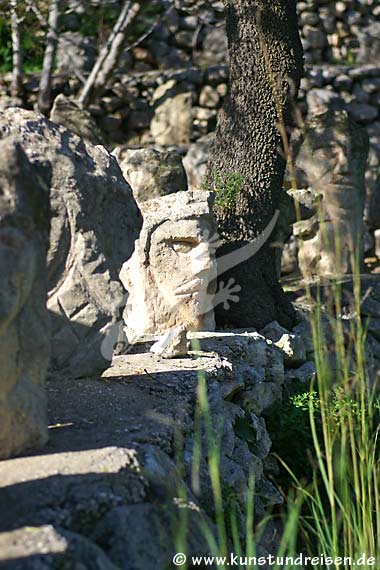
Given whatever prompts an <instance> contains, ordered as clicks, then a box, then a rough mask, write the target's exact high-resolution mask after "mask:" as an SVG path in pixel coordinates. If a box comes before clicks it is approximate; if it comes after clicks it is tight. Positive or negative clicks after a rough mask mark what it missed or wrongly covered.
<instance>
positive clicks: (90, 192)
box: [0, 109, 141, 377]
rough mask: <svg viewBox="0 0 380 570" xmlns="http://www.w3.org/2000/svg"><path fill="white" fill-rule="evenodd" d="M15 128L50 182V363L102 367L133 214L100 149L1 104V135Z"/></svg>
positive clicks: (78, 368) (120, 294) (76, 368)
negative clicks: (3, 108) (103, 344)
mask: <svg viewBox="0 0 380 570" xmlns="http://www.w3.org/2000/svg"><path fill="white" fill-rule="evenodd" d="M8 135H14V136H15V137H16V138H17V140H19V141H20V143H21V145H22V147H23V149H24V150H25V152H26V153H27V154H28V157H29V160H30V161H31V162H32V163H33V165H35V167H36V169H37V170H38V172H39V173H40V175H41V177H42V178H43V179H44V180H45V181H46V183H47V185H48V186H49V188H50V200H51V209H52V222H51V232H50V249H49V252H48V278H49V295H48V308H49V310H50V312H51V313H52V316H53V319H52V324H53V330H52V334H53V338H52V366H53V369H54V370H59V371H62V372H63V371H64V370H65V371H67V372H68V373H70V374H71V375H74V377H78V376H81V375H85V374H92V373H94V372H95V371H98V370H100V369H103V370H104V369H105V368H106V367H107V365H108V364H109V360H110V359H111V358H112V352H111V354H107V355H104V354H102V350H101V347H102V343H103V341H104V339H105V336H106V335H107V333H108V332H109V331H110V330H111V327H112V325H114V323H116V322H118V320H119V319H120V309H121V307H122V306H123V304H124V299H125V291H124V288H123V286H122V284H121V282H120V280H119V277H118V274H119V271H120V269H121V266H122V264H123V263H124V262H125V261H126V260H127V259H128V258H129V257H130V255H131V253H132V251H133V242H134V240H135V238H136V237H137V234H138V231H139V228H140V223H141V222H140V220H141V218H140V214H139V211H138V209H137V206H136V203H135V201H134V199H133V196H132V191H131V189H130V187H129V185H128V184H127V182H126V181H125V180H124V178H123V176H122V173H121V171H120V169H119V167H118V165H117V162H116V159H115V158H114V157H112V156H111V155H110V154H109V153H108V152H107V151H106V149H105V148H103V147H101V146H92V145H91V144H89V143H86V142H85V141H83V140H82V139H80V138H79V137H78V136H76V135H74V134H73V133H72V132H71V131H68V130H66V129H65V128H63V127H61V126H58V125H56V124H55V123H52V122H51V121H49V120H47V119H46V118H45V117H43V116H42V115H40V114H37V113H33V112H31V111H24V110H22V109H8V110H7V111H6V112H5V113H3V114H2V116H1V118H0V138H1V137H5V136H8Z"/></svg>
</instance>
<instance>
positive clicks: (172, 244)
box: [120, 192, 217, 337]
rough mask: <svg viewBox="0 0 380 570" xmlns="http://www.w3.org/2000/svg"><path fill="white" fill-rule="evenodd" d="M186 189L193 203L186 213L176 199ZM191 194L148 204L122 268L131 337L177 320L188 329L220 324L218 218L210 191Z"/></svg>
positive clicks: (159, 330) (163, 328)
mask: <svg viewBox="0 0 380 570" xmlns="http://www.w3.org/2000/svg"><path fill="white" fill-rule="evenodd" d="M184 194H186V195H187V196H186V199H187V200H190V202H191V203H190V204H186V203H184V204H183V209H182V210H183V214H182V215H183V217H182V219H181V215H180V210H181V208H178V203H176V202H178V201H179V203H180V202H181V199H182V200H184V199H185V198H184V197H182V198H181V195H184ZM191 195H192V193H190V192H179V193H177V194H175V195H174V194H173V195H171V196H166V197H164V198H160V199H157V200H154V201H153V200H151V201H149V202H146V203H145V204H144V209H145V212H144V211H143V216H144V214H145V216H144V227H143V231H142V235H141V236H140V239H139V240H138V241H137V242H136V247H135V253H134V255H133V256H132V258H131V259H130V260H129V261H128V262H127V263H126V264H125V265H124V267H123V269H122V272H121V274H120V278H121V280H122V281H123V283H124V285H125V287H126V289H127V290H128V292H129V295H130V296H129V299H128V302H127V307H126V311H125V314H124V320H125V323H126V328H127V335H128V331H129V335H128V336H129V337H131V335H132V336H133V335H134V334H137V335H144V334H148V333H150V334H158V333H162V332H165V331H166V330H168V329H169V328H172V327H174V326H177V325H185V327H186V328H187V329H188V330H200V329H209V330H212V328H213V327H214V318H213V310H212V301H213V295H214V290H215V284H216V272H217V269H216V258H215V248H214V247H213V246H212V243H210V237H212V236H213V233H214V223H213V218H212V215H211V211H210V209H209V207H210V206H209V204H208V202H207V199H206V200H205V196H206V197H207V196H208V194H207V193H204V192H194V197H195V198H192V197H191ZM197 200H199V202H198V203H197ZM170 205H173V209H172V208H170ZM179 205H180V204H179ZM168 206H169V207H168ZM197 214H198V215H197Z"/></svg>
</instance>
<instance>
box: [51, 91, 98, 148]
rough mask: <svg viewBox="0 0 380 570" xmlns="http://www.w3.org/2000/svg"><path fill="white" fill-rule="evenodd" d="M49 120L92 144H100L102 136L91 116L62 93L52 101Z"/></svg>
mask: <svg viewBox="0 0 380 570" xmlns="http://www.w3.org/2000/svg"><path fill="white" fill-rule="evenodd" d="M50 119H51V120H52V121H54V123H58V124H59V125H63V126H64V127H66V129H69V130H70V131H73V133H75V134H76V135H78V136H79V137H82V138H83V139H85V140H87V141H89V142H90V143H92V144H101V143H102V134H101V132H100V130H99V128H98V126H97V124H96V122H95V120H94V118H93V117H92V115H91V114H90V113H89V112H88V111H86V110H85V109H81V108H80V107H79V106H78V105H77V104H76V103H75V101H73V100H72V99H69V97H65V95H63V94H62V93H61V94H60V95H58V97H56V98H55V99H54V104H53V108H52V110H51V113H50Z"/></svg>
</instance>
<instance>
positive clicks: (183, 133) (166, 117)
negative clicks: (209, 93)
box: [150, 93, 192, 146]
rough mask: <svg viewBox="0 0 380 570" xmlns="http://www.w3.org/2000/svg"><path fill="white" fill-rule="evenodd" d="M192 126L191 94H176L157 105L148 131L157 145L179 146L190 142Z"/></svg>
mask: <svg viewBox="0 0 380 570" xmlns="http://www.w3.org/2000/svg"><path fill="white" fill-rule="evenodd" d="M191 126H192V94H191V93H178V94H177V95H174V97H173V98H167V99H165V100H164V101H163V103H161V104H159V105H158V106H157V107H156V109H155V113H154V117H153V119H152V122H151V125H150V130H151V133H152V136H153V138H154V140H155V142H156V143H157V144H160V145H163V146H173V145H176V146H181V145H187V144H189V142H190V135H191Z"/></svg>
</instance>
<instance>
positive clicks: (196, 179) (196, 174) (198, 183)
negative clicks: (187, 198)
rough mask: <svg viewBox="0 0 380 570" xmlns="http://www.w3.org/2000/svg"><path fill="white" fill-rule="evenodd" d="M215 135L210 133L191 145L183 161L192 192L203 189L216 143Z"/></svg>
mask: <svg viewBox="0 0 380 570" xmlns="http://www.w3.org/2000/svg"><path fill="white" fill-rule="evenodd" d="M214 139H215V135H214V133H210V134H208V135H206V136H204V137H201V138H200V139H198V140H197V142H195V143H193V144H191V145H190V147H189V150H188V152H187V154H186V156H185V158H184V160H183V165H184V167H185V170H186V173H187V178H188V180H189V188H190V190H199V189H200V188H202V183H203V179H204V176H205V174H206V167H207V162H208V157H209V154H210V151H211V147H212V145H213V143H214Z"/></svg>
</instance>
